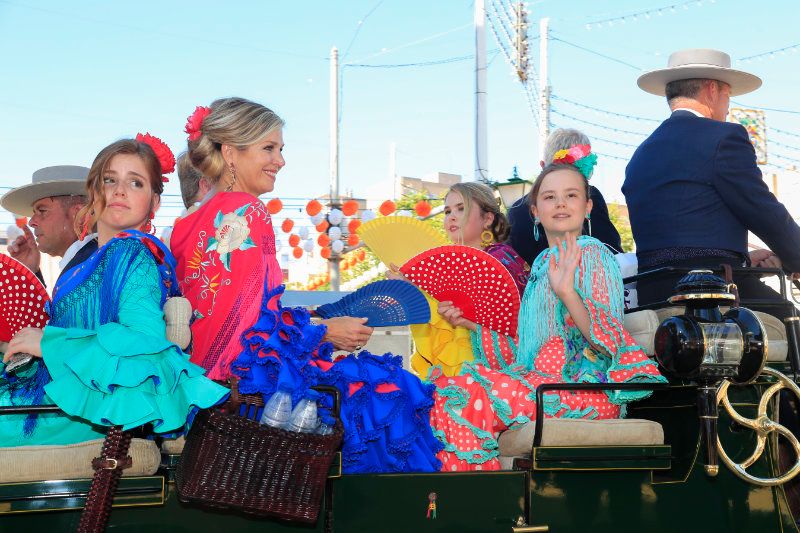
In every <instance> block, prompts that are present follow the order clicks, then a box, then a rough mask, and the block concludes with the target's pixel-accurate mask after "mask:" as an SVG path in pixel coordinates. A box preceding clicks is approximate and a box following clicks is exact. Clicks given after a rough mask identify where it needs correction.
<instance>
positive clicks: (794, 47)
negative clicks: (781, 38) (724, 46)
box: [738, 43, 800, 63]
mask: <svg viewBox="0 0 800 533" xmlns="http://www.w3.org/2000/svg"><path fill="white" fill-rule="evenodd" d="M798 51H800V43H797V44H790V45H789V46H784V47H783V48H776V49H775V50H769V51H767V52H761V53H759V54H753V55H751V56H746V57H740V58H739V59H738V61H743V62H745V63H750V62H751V61H752V60H754V59H757V60H759V61H761V60H763V59H764V58H765V57H769V58H770V59H775V54H782V55H785V54H786V52H792V53H794V54H796V53H797V52H798Z"/></svg>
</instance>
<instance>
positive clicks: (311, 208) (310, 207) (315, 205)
mask: <svg viewBox="0 0 800 533" xmlns="http://www.w3.org/2000/svg"><path fill="white" fill-rule="evenodd" d="M320 211H322V204H321V203H319V201H317V200H311V201H310V202H308V203H307V204H306V213H308V215H309V216H312V217H313V216H314V215H318V214H319V213H320Z"/></svg>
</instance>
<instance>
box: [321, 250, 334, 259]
mask: <svg viewBox="0 0 800 533" xmlns="http://www.w3.org/2000/svg"><path fill="white" fill-rule="evenodd" d="M319 255H320V257H322V258H323V259H330V258H331V249H330V248H323V249H322V250H320V251H319Z"/></svg>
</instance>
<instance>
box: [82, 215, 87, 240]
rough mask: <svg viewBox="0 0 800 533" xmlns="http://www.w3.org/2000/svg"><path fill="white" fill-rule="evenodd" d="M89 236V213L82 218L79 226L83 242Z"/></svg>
mask: <svg viewBox="0 0 800 533" xmlns="http://www.w3.org/2000/svg"><path fill="white" fill-rule="evenodd" d="M88 234H89V213H86V214H85V215H84V216H83V223H82V224H81V238H80V240H83V239H85V238H86V236H87V235H88Z"/></svg>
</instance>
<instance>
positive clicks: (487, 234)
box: [481, 229, 494, 248]
mask: <svg viewBox="0 0 800 533" xmlns="http://www.w3.org/2000/svg"><path fill="white" fill-rule="evenodd" d="M492 244H494V233H492V232H491V231H490V230H488V229H485V230H483V231H482V232H481V248H488V247H489V246H491V245H492Z"/></svg>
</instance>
